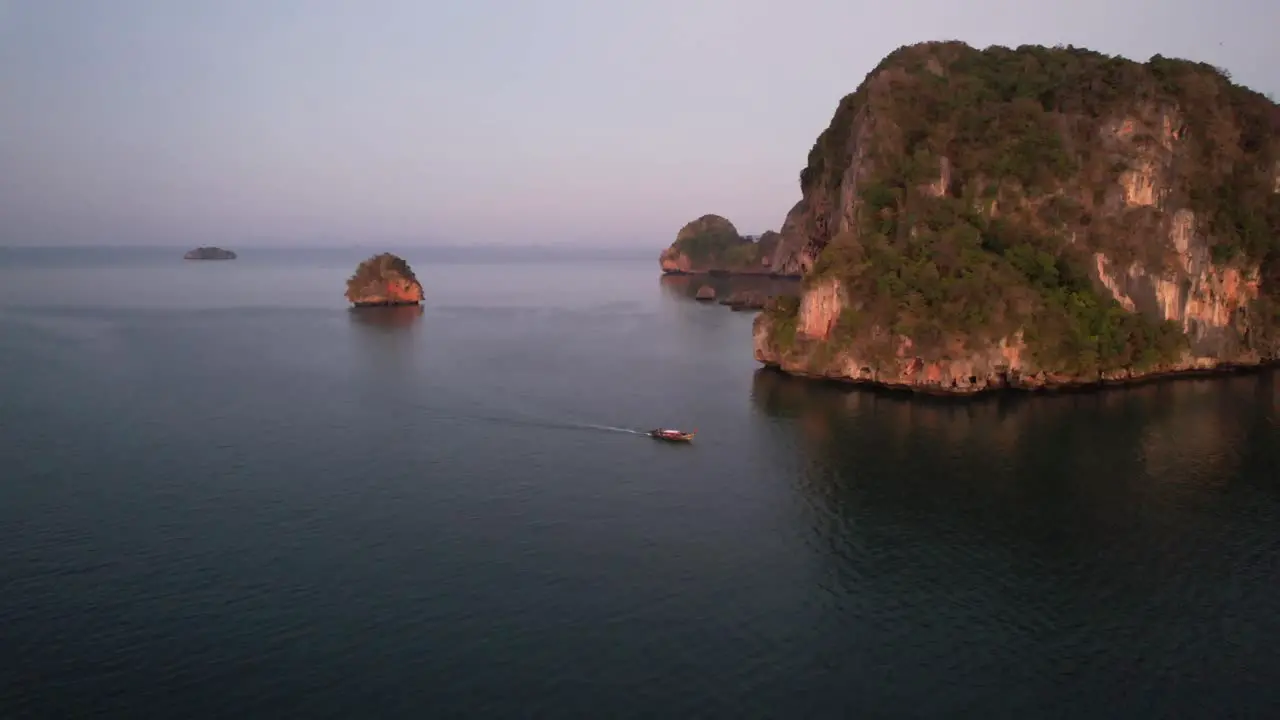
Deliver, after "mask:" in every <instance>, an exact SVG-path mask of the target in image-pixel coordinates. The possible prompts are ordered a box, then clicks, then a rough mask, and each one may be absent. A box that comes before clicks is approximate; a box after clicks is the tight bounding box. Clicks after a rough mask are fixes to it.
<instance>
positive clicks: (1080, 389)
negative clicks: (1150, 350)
mask: <svg viewBox="0 0 1280 720" xmlns="http://www.w3.org/2000/svg"><path fill="white" fill-rule="evenodd" d="M761 366H762V368H763V369H764V370H766V371H768V372H775V373H778V374H779V375H781V376H783V377H791V378H798V379H802V380H805V381H807V382H815V383H825V384H827V385H830V386H836V387H844V388H856V389H864V390H880V391H885V392H893V393H900V394H904V395H913V396H918V397H929V398H940V399H946V400H951V401H956V402H965V401H967V400H976V399H983V398H989V397H993V396H998V395H1002V394H1011V395H1065V394H1070V393H1083V394H1087V393H1093V392H1100V391H1105V390H1122V389H1125V388H1134V387H1140V386H1145V385H1155V384H1159V383H1166V382H1176V381H1178V380H1204V379H1210V378H1221V377H1231V376H1235V375H1252V374H1257V373H1264V372H1267V371H1269V370H1276V369H1280V360H1267V361H1265V362H1259V363H1255V364H1241V363H1223V364H1221V365H1216V366H1213V367H1189V368H1186V369H1166V370H1158V371H1152V372H1149V373H1139V374H1136V375H1129V376H1127V377H1112V378H1099V379H1097V380H1091V381H1090V380H1080V379H1076V380H1053V381H1049V382H1044V383H1039V384H1035V383H1019V382H1009V383H1004V384H989V385H984V386H982V387H976V388H968V389H964V390H954V389H944V388H940V387H933V386H928V385H914V384H909V383H895V382H886V381H881V380H870V379H855V378H848V377H840V376H835V375H827V374H821V373H811V372H807V371H805V370H802V369H793V370H784V369H783V368H781V367H780V366H779V365H778V364H777V363H774V362H765V361H762V362H761Z"/></svg>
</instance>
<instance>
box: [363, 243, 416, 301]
mask: <svg viewBox="0 0 1280 720" xmlns="http://www.w3.org/2000/svg"><path fill="white" fill-rule="evenodd" d="M346 296H347V300H349V301H350V302H351V303H352V304H353V305H355V306H356V307H378V306H391V305H417V304H418V303H420V302H422V285H421V284H420V283H419V282H418V278H417V277H415V276H414V274H413V270H411V269H410V268H409V263H407V262H405V261H404V260H403V259H401V258H399V257H397V256H395V255H392V254H391V253H382V254H380V255H374V256H373V257H371V258H369V259H368V260H365V261H364V262H362V263H360V265H359V266H358V267H356V272H355V274H354V275H352V276H351V277H350V278H349V279H348V280H347V293H346Z"/></svg>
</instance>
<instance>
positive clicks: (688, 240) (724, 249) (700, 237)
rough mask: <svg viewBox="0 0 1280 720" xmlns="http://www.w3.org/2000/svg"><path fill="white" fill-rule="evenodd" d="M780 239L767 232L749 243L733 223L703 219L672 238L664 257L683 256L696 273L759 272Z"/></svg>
mask: <svg viewBox="0 0 1280 720" xmlns="http://www.w3.org/2000/svg"><path fill="white" fill-rule="evenodd" d="M780 240H781V236H780V235H779V234H778V233H776V232H773V231H769V232H766V233H764V234H763V235H761V236H760V238H759V240H756V241H753V240H752V239H751V238H749V237H743V236H742V235H739V234H738V229H737V228H736V227H734V225H733V223H731V222H729V221H728V220H726V219H725V218H723V217H720V216H719V215H703V216H702V217H700V218H698V219H697V220H694V221H692V222H690V223H688V224H687V225H685V226H684V227H683V228H681V229H680V232H679V233H678V234H677V235H676V241H675V242H674V243H672V245H671V247H670V248H669V249H668V251H667V253H668V254H670V255H672V256H679V255H683V256H685V257H686V258H687V259H688V261H689V264H690V266H691V267H692V268H693V269H697V270H724V271H730V272H732V271H747V270H760V269H761V268H762V267H765V266H767V265H768V263H769V261H771V260H772V257H773V253H774V251H775V250H776V249H777V247H778V243H779V241H780Z"/></svg>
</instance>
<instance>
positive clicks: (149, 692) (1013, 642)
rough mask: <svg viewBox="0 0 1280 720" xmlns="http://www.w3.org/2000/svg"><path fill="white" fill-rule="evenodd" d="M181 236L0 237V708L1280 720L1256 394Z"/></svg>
mask: <svg viewBox="0 0 1280 720" xmlns="http://www.w3.org/2000/svg"><path fill="white" fill-rule="evenodd" d="M183 250H185V248H178V249H172V250H158V251H157V250H148V249H134V250H126V249H115V250H93V251H90V250H74V249H73V250H57V251H52V250H50V251H39V250H14V249H9V250H4V249H0V377H3V381H2V383H0V647H3V652H0V718H5V719H6V720H8V719H10V718H27V717H32V718H37V717H38V718H64V717H65V718H70V717H89V716H94V717H122V718H124V717H128V718H141V717H163V718H184V719H185V718H205V717H208V718H215V717H217V718H226V717H237V718H251V717H252V718H258V717H271V718H276V717H281V718H283V717H289V718H302V717H307V718H312V717H324V718H329V717H333V718H365V717H369V718H373V717H396V718H400V717H405V718H427V717H464V716H465V717H535V716H536V717H584V718H586V717H589V718H605V717H610V718H612V717H652V718H676V717H693V716H698V717H726V718H745V717H774V718H800V717H822V718H828V717H984V718H985V717H1019V718H1030V717H1035V718H1041V717H1072V718H1103V717H1106V718H1112V717H1114V718H1135V717H1143V718H1146V717H1150V718H1166V717H1196V718H1225V717H1276V716H1277V715H1278V714H1280V683H1277V682H1276V680H1277V678H1280V590H1278V588H1280V585H1278V584H1277V583H1278V582H1280V383H1278V382H1277V376H1276V375H1275V374H1261V375H1251V376H1241V377H1235V378H1230V379H1215V380H1194V381H1190V380H1189V381H1178V382H1171V383H1164V384H1158V385H1150V386H1145V387H1141V388H1137V389H1132V390H1120V391H1111V392H1106V393H1101V394H1092V395H1083V394H1082V395H1064V396H1053V397H1005V398H1001V399H992V400H983V401H977V402H968V403H957V402H946V401H936V400H934V401H922V400H913V399H910V398H904V397H901V396H896V395H888V394H878V393H869V392H850V391H847V390H843V389H839V388H833V387H829V386H825V385H813V384H808V383H805V382H803V381H795V380H789V379H787V378H783V377H780V376H777V375H774V374H772V373H768V372H764V371H759V370H758V369H757V366H756V364H755V362H754V361H753V359H752V357H751V338H750V326H751V320H752V316H751V315H750V314H748V313H734V312H729V311H728V310H727V309H725V308H723V307H720V306H717V305H702V304H698V303H695V302H693V301H692V300H691V299H690V298H689V295H690V294H691V292H692V290H693V288H691V287H685V286H681V285H679V284H676V283H669V284H663V283H660V281H659V278H658V276H657V275H658V272H657V261H656V251H655V252H653V253H640V254H638V255H634V256H631V257H627V256H618V257H605V256H601V257H596V258H589V259H580V260H570V259H568V258H557V257H554V256H549V255H547V254H545V253H525V254H522V255H519V256H517V255H512V254H506V255H504V254H503V253H501V252H496V253H493V254H491V255H490V256H488V257H486V256H484V255H481V254H478V253H466V252H442V251H438V250H430V249H426V250H423V249H419V250H413V249H403V250H399V251H398V252H399V253H400V254H401V255H403V256H404V257H405V258H406V259H407V260H408V261H409V262H410V263H411V264H412V265H413V267H414V269H415V270H416V271H417V273H418V275H419V278H420V279H421V280H422V282H423V285H424V286H425V288H426V294H427V304H426V307H425V309H424V310H423V311H422V313H421V314H417V313H414V312H409V313H372V314H363V313H352V312H350V311H349V310H347V308H346V304H345V301H344V300H343V298H342V292H343V288H344V281H345V279H346V277H347V276H348V275H349V274H350V273H351V271H352V269H353V268H354V266H355V264H356V263H357V262H358V261H359V260H360V259H362V258H363V257H365V256H366V255H368V254H370V251H367V250H359V249H355V250H325V251H292V252H286V251H278V250H275V251H256V252H255V251H253V250H251V249H245V250H242V251H240V252H241V255H240V259H239V260H236V261H233V262H183V261H182V260H181V259H180V257H181V253H182V251H183ZM237 250H239V249H237ZM658 425H673V426H677V427H684V428H696V429H697V430H698V431H699V435H698V440H697V442H696V443H695V444H693V445H691V446H673V445H666V444H661V443H657V442H655V441H653V440H650V439H648V438H645V437H642V436H639V435H635V434H631V433H628V432H625V431H620V430H618V429H610V428H611V427H612V428H621V429H627V428H630V429H635V430H645V429H648V428H650V427H654V426H658Z"/></svg>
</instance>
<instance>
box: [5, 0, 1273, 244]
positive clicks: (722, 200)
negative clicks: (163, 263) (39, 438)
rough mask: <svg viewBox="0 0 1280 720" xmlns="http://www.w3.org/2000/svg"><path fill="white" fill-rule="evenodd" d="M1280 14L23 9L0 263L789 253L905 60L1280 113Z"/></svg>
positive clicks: (960, 7) (626, 0)
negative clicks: (189, 253)
mask: <svg viewBox="0 0 1280 720" xmlns="http://www.w3.org/2000/svg"><path fill="white" fill-rule="evenodd" d="M1277 29H1280V0H1216V1H1206V0H1074V1H1072V2H1048V1H1042V2H1025V1H1022V2H1017V1H1015V0H973V1H970V2H963V1H957V0H918V1H914V2H913V1H912V0H896V1H886V0H879V1H878V2H862V1H860V0H520V1H517V0H506V1H504V0H438V1H436V2H432V1H431V0H0V244H23V245H40V244H97V243H124V244H128V243H133V244H152V243H165V244H168V243H173V244H178V245H190V244H193V243H194V242H204V241H219V242H223V243H225V244H227V245H230V246H233V247H234V246H243V245H252V244H272V245H280V244H289V243H298V244H320V243H325V244H328V243H343V244H347V243H361V244H364V243H366V242H376V241H381V240H391V239H395V240H402V241H403V240H407V241H410V242H412V241H421V242H448V243H471V242H475V243H485V242H507V243H552V242H595V243H598V244H601V245H606V244H608V245H623V244H629V245H635V244H641V243H644V244H650V245H656V244H658V243H665V242H668V241H669V240H670V239H672V238H673V236H674V234H675V232H676V230H677V229H679V227H680V225H682V224H683V223H684V222H686V221H688V220H690V219H692V218H694V217H696V216H698V215H701V214H703V213H708V212H714V213H719V214H722V215H725V216H727V217H728V218H729V219H731V220H732V221H734V223H735V224H737V226H738V228H739V229H740V230H741V231H743V232H760V231H763V230H766V229H770V228H777V227H778V226H779V225H780V224H781V222H782V219H783V216H784V215H785V213H786V211H787V210H788V209H789V208H790V206H791V205H792V204H793V203H794V202H795V201H796V200H797V199H799V184H798V180H797V177H798V174H799V171H800V169H801V167H802V166H803V165H804V161H805V156H806V154H807V153H808V151H809V148H810V146H811V145H812V144H813V141H814V139H815V138H816V137H817V134H818V133H819V132H820V131H821V130H822V129H823V128H824V127H825V126H826V124H827V122H828V121H829V120H830V118H831V114H832V112H834V110H835V106H836V103H837V102H838V101H839V99H840V97H841V96H843V95H844V94H845V93H847V92H850V91H852V90H853V89H854V88H855V87H856V86H857V84H858V83H859V82H860V81H861V80H862V78H863V76H864V75H865V74H866V73H867V71H868V70H870V69H871V67H873V66H874V65H875V64H876V63H877V62H878V61H879V60H880V59H881V58H882V57H883V56H884V55H885V54H887V53H888V52H890V51H892V50H893V49H894V48H896V47H898V46H900V45H903V44H908V43H914V42H918V41H922V40H936V39H952V38H954V39H960V40H964V41H966V42H969V43H971V44H974V45H977V46H980V47H981V46H986V45H989V44H1003V45H1010V46H1015V45H1018V44H1022V43H1041V44H1046V45H1053V44H1056V43H1073V44H1076V45H1083V46H1087V47H1090V48H1094V49H1097V50H1101V51H1103V52H1108V53H1119V54H1123V55H1125V56H1128V57H1132V58H1135V59H1139V60H1145V59H1146V58H1147V57H1149V56H1150V55H1152V54H1153V53H1162V54H1165V55H1169V56H1179V57H1188V58H1191V59H1195V60H1202V61H1206V62H1210V63H1213V64H1215V65H1219V66H1223V67H1226V68H1227V69H1229V70H1230V71H1231V72H1232V74H1233V75H1234V77H1235V78H1236V80H1237V81H1239V82H1242V83H1244V84H1247V85H1250V86H1252V87H1254V88H1256V89H1258V90H1261V91H1263V92H1272V93H1276V92H1280V43H1277V42H1276V31H1277Z"/></svg>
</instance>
